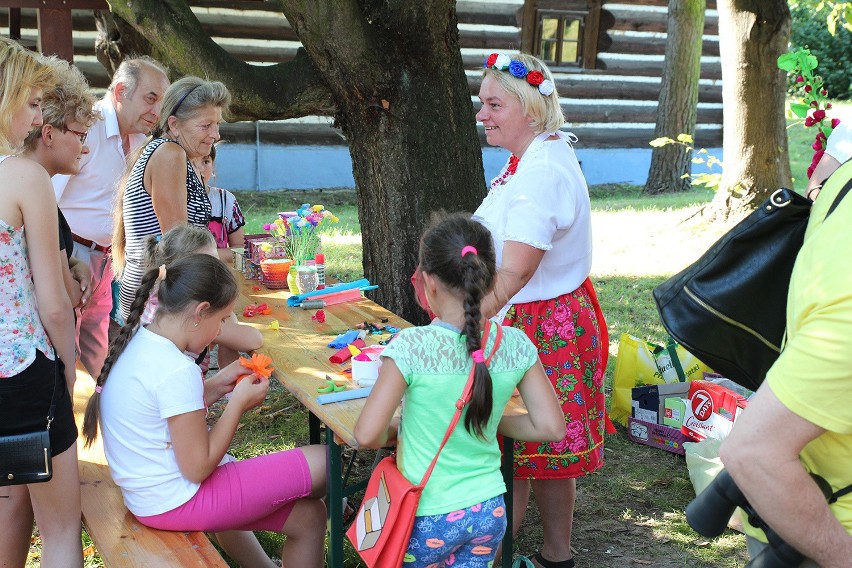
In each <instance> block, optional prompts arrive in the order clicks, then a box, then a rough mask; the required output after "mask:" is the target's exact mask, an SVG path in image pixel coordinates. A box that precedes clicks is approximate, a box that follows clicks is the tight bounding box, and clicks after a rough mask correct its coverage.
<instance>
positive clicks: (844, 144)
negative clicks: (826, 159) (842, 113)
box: [825, 121, 852, 164]
mask: <svg viewBox="0 0 852 568" xmlns="http://www.w3.org/2000/svg"><path fill="white" fill-rule="evenodd" d="M825 153H826V154H828V155H829V156H831V157H832V158H834V159H835V160H837V161H838V162H840V163H841V164H842V163H843V162H845V161H847V160H848V159H849V158H852V123H850V122H847V121H843V122H841V123H840V124H838V125H837V126H836V127H835V128H834V130H832V131H831V136H829V137H828V142H827V143H826V145H825Z"/></svg>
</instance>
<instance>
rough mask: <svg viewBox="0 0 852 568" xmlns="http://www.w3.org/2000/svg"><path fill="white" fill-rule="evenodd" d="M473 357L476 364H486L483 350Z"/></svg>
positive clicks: (478, 350)
mask: <svg viewBox="0 0 852 568" xmlns="http://www.w3.org/2000/svg"><path fill="white" fill-rule="evenodd" d="M471 355H472V356H473V362H474V363H485V356H484V355H483V354H482V349H477V350H476V351H474V352H473V353H471Z"/></svg>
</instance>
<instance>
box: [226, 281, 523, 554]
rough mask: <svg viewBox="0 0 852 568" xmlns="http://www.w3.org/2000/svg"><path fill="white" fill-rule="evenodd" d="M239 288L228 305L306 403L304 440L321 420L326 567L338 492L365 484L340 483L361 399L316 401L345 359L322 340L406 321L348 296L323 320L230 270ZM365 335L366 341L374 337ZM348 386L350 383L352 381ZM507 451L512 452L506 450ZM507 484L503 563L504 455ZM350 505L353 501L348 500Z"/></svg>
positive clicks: (334, 549) (337, 542)
mask: <svg viewBox="0 0 852 568" xmlns="http://www.w3.org/2000/svg"><path fill="white" fill-rule="evenodd" d="M235 275H236V278H237V282H238V284H239V288H240V294H239V297H238V299H237V303H236V306H235V307H234V310H235V311H236V313H237V315H238V317H239V318H240V321H242V322H244V323H250V324H252V325H254V326H255V327H257V328H259V329H260V330H261V332H262V333H263V347H262V348H261V349H260V350H259V352H260V353H264V354H266V355H268V356H269V357H271V358H272V361H273V366H274V367H275V369H276V370H275V373H274V376H275V378H276V379H278V380H279V381H280V382H281V384H282V385H284V387H285V388H286V389H287V390H288V391H289V392H290V393H291V394H292V395H293V396H294V397H296V399H297V400H298V401H299V402H300V403H302V405H304V406H305V408H307V410H308V412H309V426H310V442H311V443H312V444H317V443H321V439H320V434H321V433H320V425H321V424H325V425H326V431H325V444H326V445H327V446H328V449H329V464H328V472H329V477H328V499H327V507H328V518H329V532H330V539H329V543H328V558H327V564H328V566H330V567H332V568H338V567H340V566H343V539H344V532H343V498H344V496H346V495H350V494H352V493H355V492H357V491H359V490H362V489H364V488H365V487H366V480H362V481H360V482H359V483H353V484H351V485H348V486H345V487H344V483H345V480H344V477H345V476H344V475H343V472H342V470H343V463H342V458H341V446H340V444H339V443H338V440H336V439H335V435H337V437H338V439H339V440H340V441H342V442H343V443H344V444H346V445H349V446H351V447H353V448H358V443H357V442H356V441H355V435H354V430H355V422H356V421H357V420H358V416H359V415H360V414H361V410H362V409H363V408H364V401H365V399H358V400H349V401H345V402H335V403H331V404H325V405H321V404H318V403H317V395H318V393H317V388H319V387H322V386H325V384H326V373H340V371H341V370H342V369H344V368H346V367H347V366H348V365H336V364H334V363H331V362H329V360H328V358H329V357H330V356H331V355H333V354H334V350H333V349H331V348H329V347H328V343H329V342H330V341H332V340H333V339H334V338H335V337H336V336H337V335H339V334H341V333H344V332H345V331H347V330H349V329H355V328H356V326H357V325H358V324H359V323H363V322H371V323H380V322H382V320H384V319H386V320H387V322H384V323H386V325H391V326H394V327H398V328H405V327H411V324H410V323H408V322H407V321H405V320H404V319H402V318H400V317H399V316H397V315H395V314H393V313H391V312H389V311H388V310H386V309H384V308H383V307H381V306H379V305H378V304H376V303H374V302H372V301H370V300H368V299H366V298H365V299H363V300H360V301H350V302H345V303H342V304H337V305H333V306H328V307H326V308H324V311H325V318H326V319H325V322H324V323H319V322H317V321H315V320H312V319H311V317H312V316H313V315H314V314H315V313H316V310H303V309H301V308H293V307H289V306H287V298H288V297H289V296H290V293H289V292H287V291H286V290H269V289H267V288H266V287H265V286H263V285H261V284H260V283H259V282H257V281H255V280H246V279H245V278H243V276H242V274H241V273H240V272H237V271H235ZM261 303H266V304H267V305H269V306H270V307H271V308H272V313H271V314H269V315H263V316H254V317H252V318H245V317H243V316H242V313H243V308H244V307H245V306H246V305H248V304H261ZM273 320H278V325H279V329H278V330H277V331H275V330H271V329H269V324H270V323H271V322H272V321H273ZM377 337H379V336H376V335H374V336H368V341H367V344H368V345H369V344H371V343H375V339H373V340H372V341H371V340H370V338H377ZM352 388H356V386H355V385H354V384H353V386H352ZM506 411H507V412H526V410H525V409H524V408H523V405H522V404H521V403H520V401H519V400H517V399H513V402H510V405H509V407H508V408H507V410H506ZM504 443H505V444H506V447H508V448H511V443H512V441H511V440H510V439H508V438H507V439H505V441H504ZM509 455H512V454H511V452H509ZM502 471H503V477H504V479H505V480H507V482H506V486H507V489H508V491H507V493H506V513H507V520H508V523H509V524H508V527H509V528H508V530H507V531H506V538H505V539H504V541H503V562H502V565H503V566H504V568H510V567H511V565H512V530H511V528H512V493H511V488H512V464H511V460H505V461H504V463H503V466H502ZM353 505H354V504H353Z"/></svg>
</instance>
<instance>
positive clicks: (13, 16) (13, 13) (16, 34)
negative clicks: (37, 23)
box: [9, 8, 21, 40]
mask: <svg viewBox="0 0 852 568" xmlns="http://www.w3.org/2000/svg"><path fill="white" fill-rule="evenodd" d="M9 39H14V40H18V39H21V9H20V8H9Z"/></svg>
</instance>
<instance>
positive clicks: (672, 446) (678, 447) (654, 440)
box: [627, 418, 690, 455]
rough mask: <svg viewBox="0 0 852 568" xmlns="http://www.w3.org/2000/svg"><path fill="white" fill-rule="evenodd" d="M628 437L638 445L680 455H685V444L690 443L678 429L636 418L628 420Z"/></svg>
mask: <svg viewBox="0 0 852 568" xmlns="http://www.w3.org/2000/svg"><path fill="white" fill-rule="evenodd" d="M627 437H628V438H630V439H631V440H632V441H634V442H636V443H637V444H644V445H646V446H651V447H652V448H659V449H661V450H665V451H667V452H671V453H673V454H679V455H684V454H685V451H684V449H683V443H684V442H689V441H690V440H689V439H688V438H687V437H686V436H684V435H683V433H682V432H681V431H680V430H679V429H678V428H670V427H668V426H663V425H662V424H654V423H652V422H645V421H644V420H637V419H636V418H628V419H627Z"/></svg>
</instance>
